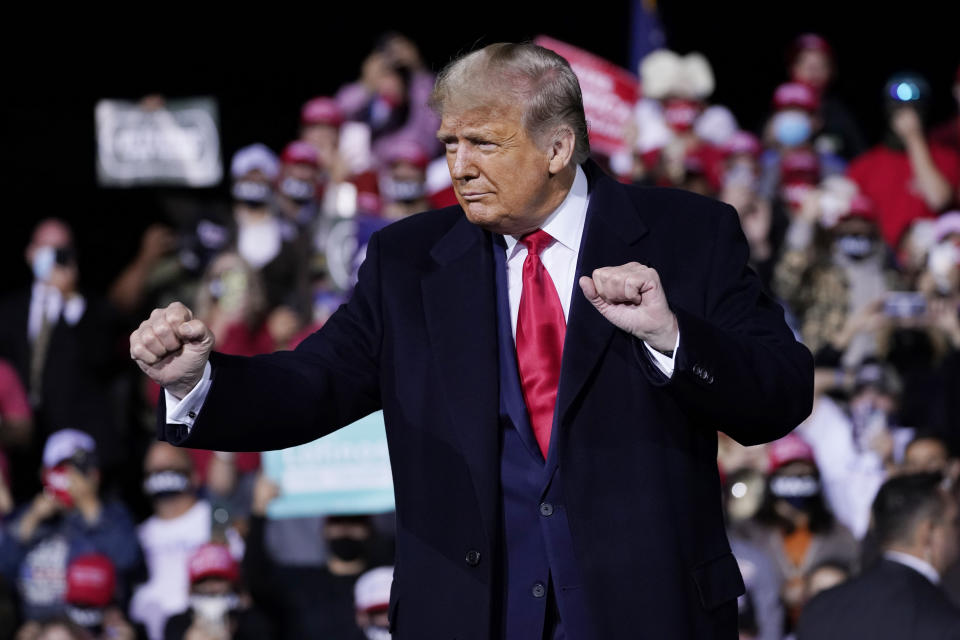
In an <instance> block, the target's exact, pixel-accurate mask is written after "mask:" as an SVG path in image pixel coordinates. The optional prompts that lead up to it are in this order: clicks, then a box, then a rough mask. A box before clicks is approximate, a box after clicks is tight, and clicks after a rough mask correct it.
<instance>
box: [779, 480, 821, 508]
mask: <svg viewBox="0 0 960 640" xmlns="http://www.w3.org/2000/svg"><path fill="white" fill-rule="evenodd" d="M770 493H771V494H772V495H773V496H774V497H775V498H778V499H780V500H785V501H786V502H787V503H788V504H790V505H791V506H793V507H795V508H797V509H800V510H801V511H809V510H810V509H811V508H812V506H813V504H814V503H815V502H816V500H817V498H818V497H819V496H820V479H819V478H817V477H816V476H812V475H804V476H788V475H784V476H774V477H772V478H770Z"/></svg>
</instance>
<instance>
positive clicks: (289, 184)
mask: <svg viewBox="0 0 960 640" xmlns="http://www.w3.org/2000/svg"><path fill="white" fill-rule="evenodd" d="M280 193H282V194H283V195H285V196H287V197H288V198H290V199H291V200H293V201H295V202H299V203H306V202H309V201H310V200H313V198H314V196H316V194H317V190H316V188H315V187H314V186H313V183H312V182H307V181H306V180H301V179H300V178H294V177H293V176H287V177H286V178H284V179H283V182H281V183H280Z"/></svg>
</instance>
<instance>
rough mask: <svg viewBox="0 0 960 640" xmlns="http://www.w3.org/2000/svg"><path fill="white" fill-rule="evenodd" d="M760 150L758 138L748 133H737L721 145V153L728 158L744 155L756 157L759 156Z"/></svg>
mask: <svg viewBox="0 0 960 640" xmlns="http://www.w3.org/2000/svg"><path fill="white" fill-rule="evenodd" d="M761 150H762V147H761V145H760V140H759V138H757V136H755V135H753V134H752V133H750V132H749V131H737V132H736V133H734V134H733V135H732V136H730V138H729V139H728V140H727V142H726V143H725V144H724V145H723V152H724V154H725V155H728V156H732V155H735V154H740V153H746V154H749V155H751V156H754V157H756V156H759V155H760V151H761Z"/></svg>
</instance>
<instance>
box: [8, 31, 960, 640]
mask: <svg viewBox="0 0 960 640" xmlns="http://www.w3.org/2000/svg"><path fill="white" fill-rule="evenodd" d="M842 63H843V61H842V60H836V59H835V57H834V52H833V50H832V48H831V46H830V44H829V43H828V42H827V41H826V40H825V39H823V38H822V37H820V36H817V35H814V34H805V35H801V36H799V37H798V38H797V39H796V40H795V41H794V42H793V43H792V46H791V49H790V56H789V64H788V65H787V67H786V68H785V69H784V78H783V80H784V82H783V84H781V85H780V86H778V87H777V88H776V89H775V91H774V92H773V93H772V95H769V96H766V95H754V96H743V99H744V100H748V99H749V100H759V101H766V103H768V104H769V117H768V118H767V120H766V122H765V123H764V125H763V127H762V129H760V130H757V131H747V130H743V129H742V128H741V127H740V125H739V124H738V121H737V117H736V111H737V108H738V106H742V105H738V104H730V105H721V104H715V103H712V102H711V100H710V97H711V95H712V94H713V92H714V88H715V86H714V85H715V79H714V75H713V72H712V70H711V67H710V64H709V62H708V61H707V60H706V59H705V58H704V57H703V56H701V55H699V54H688V55H685V56H681V55H679V54H676V53H674V52H671V51H669V50H659V51H655V52H653V53H651V54H649V55H648V56H646V57H645V58H644V59H643V61H642V62H641V64H640V67H639V69H638V70H637V71H638V73H639V77H640V81H641V86H642V95H643V97H642V98H641V99H640V100H639V101H638V102H637V104H636V105H635V107H634V109H633V112H632V114H631V117H630V120H629V122H628V123H627V125H626V126H625V128H624V131H623V137H624V138H623V147H622V150H621V151H620V152H618V153H615V154H613V155H612V156H600V155H596V157H595V158H594V160H596V161H597V162H598V163H600V164H601V166H603V167H604V168H605V169H606V170H608V171H609V172H610V173H611V174H613V175H615V176H616V177H617V178H618V179H620V180H621V181H623V182H629V183H635V184H638V185H644V186H667V187H675V188H680V189H686V190H691V191H695V192H697V193H701V194H704V195H707V196H711V197H714V198H718V199H720V200H722V201H724V202H727V203H729V204H731V205H733V206H734V207H735V208H736V210H737V212H738V213H739V216H740V220H741V225H742V228H743V232H744V234H745V236H746V240H747V242H748V244H749V248H750V264H751V267H752V268H753V269H754V270H756V272H757V274H758V275H759V276H760V278H761V280H762V281H763V283H764V285H765V287H766V288H767V290H768V291H769V292H770V295H771V296H773V297H774V298H775V299H776V300H777V301H778V302H779V303H780V304H781V305H782V306H783V307H784V309H785V312H786V314H787V318H788V321H789V323H790V324H791V326H792V328H793V329H794V330H795V333H796V335H797V337H798V339H799V340H801V341H802V342H803V343H804V344H806V345H807V346H808V347H809V349H810V350H811V352H813V354H814V359H815V363H816V372H815V402H814V409H813V413H812V415H811V416H810V417H809V418H808V419H807V420H806V421H805V422H804V423H803V424H802V425H800V426H799V427H798V428H797V429H796V430H795V431H794V432H793V433H792V434H790V435H788V436H786V437H785V438H783V439H781V440H778V441H776V442H773V443H771V444H768V445H760V446H753V447H743V446H741V445H739V444H737V443H736V442H734V441H733V440H731V439H730V438H727V437H725V436H723V435H722V434H721V440H720V449H719V452H718V464H719V467H720V471H721V477H722V479H723V486H724V494H723V500H724V505H725V509H726V514H727V519H728V525H729V537H730V540H731V545H732V547H733V551H734V553H735V555H736V556H737V559H738V561H739V563H740V569H741V573H742V574H743V577H744V581H745V583H746V586H747V593H746V594H745V595H744V596H742V597H741V598H740V603H739V604H740V629H741V638H745V639H746V638H757V639H763V640H776V639H781V638H787V637H791V636H796V637H799V638H801V639H804V638H818V637H823V634H824V633H827V632H826V631H823V630H824V629H831V630H832V631H831V632H838V633H839V631H837V630H838V629H843V626H842V625H843V624H845V622H844V620H845V619H846V618H845V617H844V614H843V612H847V613H849V611H856V610H858V608H859V609H863V606H861V605H860V604H858V603H861V601H860V600H858V598H860V597H863V596H861V593H863V594H870V595H872V594H877V598H882V597H893V598H894V600H895V602H897V603H899V605H898V606H902V607H904V609H903V610H904V611H921V612H925V613H923V615H925V616H926V617H927V618H926V619H929V620H932V621H934V622H931V624H940V625H942V626H941V627H935V628H939V629H949V630H953V631H954V632H956V630H957V629H958V628H960V622H958V621H960V609H956V610H955V609H953V607H954V604H955V605H956V606H958V607H960V563H958V544H960V538H958V537H960V530H958V527H957V522H956V520H957V501H958V495H960V493H958V491H960V489H958V487H957V481H958V479H960V68H958V70H957V75H956V76H955V77H954V78H952V79H944V78H923V77H921V76H919V75H917V74H911V73H903V74H897V75H895V76H893V77H891V78H890V79H889V81H888V83H887V84H886V86H885V87H876V88H875V89H876V95H877V101H876V108H877V109H878V110H883V113H884V116H885V120H886V123H887V125H886V130H885V133H884V135H883V137H882V139H880V140H876V141H868V140H867V139H866V138H865V137H864V135H863V132H862V131H861V130H860V127H859V125H858V117H857V114H854V113H851V112H850V110H849V109H848V108H847V107H846V106H845V105H844V104H843V102H842V101H840V100H839V99H838V98H837V97H836V95H835V93H834V92H833V90H832V87H831V81H832V78H833V76H834V75H835V70H836V67H837V65H838V64H841V65H842ZM951 80H952V85H951V83H950V81H951ZM433 81H434V75H433V73H432V72H431V71H430V70H429V69H428V68H427V66H426V65H425V63H424V62H423V60H422V59H421V57H420V54H419V52H418V50H417V47H416V45H415V44H414V43H413V42H411V41H410V40H409V39H407V38H406V37H404V36H402V35H399V34H387V35H385V36H384V37H383V38H382V39H381V40H380V41H379V42H378V44H377V46H376V47H375V48H374V50H373V51H371V52H370V53H369V55H368V56H367V57H366V59H365V60H363V61H362V64H361V65H360V75H359V77H358V78H357V79H356V81H354V82H352V83H349V84H347V85H345V86H343V87H342V88H341V89H340V90H339V91H337V92H336V94H335V95H332V96H319V97H316V98H313V99H311V100H309V101H307V102H306V103H305V104H304V105H303V107H302V109H301V111H300V113H299V122H300V136H299V138H298V139H297V140H293V141H291V142H290V143H289V144H287V145H286V146H285V147H284V148H283V149H280V150H278V151H279V153H276V152H275V150H273V149H270V148H268V147H267V146H265V145H263V144H260V143H258V142H256V141H254V140H251V141H250V144H249V145H247V146H244V147H242V148H240V149H237V150H235V151H234V153H233V154H232V157H231V159H230V167H229V180H230V190H229V193H230V198H229V201H228V202H224V203H223V206H222V207H220V208H217V207H213V208H207V209H204V208H192V209H191V208H188V213H183V212H181V215H178V216H177V218H176V220H171V221H169V224H160V223H158V224H156V225H153V226H151V227H150V228H148V229H147V231H146V232H145V233H144V235H143V237H142V242H141V246H140V250H139V252H138V253H137V255H136V257H135V258H134V260H133V261H132V262H131V263H129V264H128V265H127V266H126V267H125V268H124V269H122V270H121V271H120V272H119V273H118V274H117V275H116V277H115V279H114V281H113V283H112V285H111V286H110V287H109V289H108V290H107V291H105V292H95V291H85V290H83V289H82V288H81V287H80V284H81V279H80V270H79V265H80V263H79V262H78V259H77V256H78V254H79V253H81V252H80V251H79V249H82V247H77V246H75V244H74V240H73V232H72V230H71V229H70V227H69V226H68V225H67V224H66V223H65V222H63V221H62V220H59V219H56V218H46V219H43V220H40V221H39V222H38V223H37V225H36V227H35V229H34V231H33V234H32V236H31V238H30V241H29V244H28V245H27V246H26V247H25V253H24V256H25V259H26V261H27V263H28V264H29V266H30V268H31V269H32V273H33V283H32V285H31V286H30V287H28V288H25V289H24V290H22V291H16V292H13V293H10V294H9V295H7V296H6V297H4V298H3V299H2V300H0V516H2V520H0V639H2V638H17V639H18V640H42V639H45V640H52V639H54V638H57V639H59V638H70V639H72V640H78V639H81V638H122V639H124V640H130V639H133V638H138V639H139V638H149V639H150V640H160V639H164V640H173V639H181V638H184V639H187V640H221V639H225V638H329V639H333V640H350V639H352V638H368V639H370V640H382V639H383V638H389V631H388V621H387V617H386V611H387V606H388V602H389V592H390V583H391V575H392V569H391V568H390V565H391V564H392V540H391V530H392V519H391V514H369V515H356V514H324V515H323V516H321V515H319V514H318V515H317V516H316V517H302V518H284V519H277V518H270V517H268V515H267V512H268V505H269V504H270V502H271V501H272V500H273V499H275V498H276V496H277V495H278V492H279V491H280V488H279V487H278V486H277V485H276V484H274V482H273V481H272V480H271V479H269V478H268V477H267V476H266V475H264V474H263V473H262V472H261V469H260V467H261V461H260V455H259V454H257V453H236V454H234V453H225V452H209V451H198V450H188V449H177V448H175V447H172V446H170V445H168V444H166V443H162V442H157V441H156V439H155V428H154V422H155V409H156V406H157V404H158V403H159V402H164V399H163V395H162V393H161V390H160V389H159V388H158V387H156V386H155V385H153V384H152V383H150V382H149V380H148V379H147V378H146V377H145V376H143V375H142V374H141V373H140V371H139V370H137V369H136V368H135V367H132V366H131V365H130V361H129V357H128V354H127V350H126V349H127V345H126V337H127V336H128V335H129V332H130V330H131V329H132V328H133V327H134V326H135V324H136V322H138V321H139V320H140V319H141V318H143V317H145V315H146V314H147V313H148V312H149V310H150V309H153V308H155V307H158V306H164V305H166V304H168V303H169V302H171V301H173V300H181V301H183V302H185V303H186V304H187V305H188V306H189V307H190V308H191V309H192V310H193V311H194V313H195V315H196V316H197V317H199V318H201V319H202V320H203V321H204V322H205V323H206V324H207V325H208V326H209V327H210V328H211V329H212V330H213V332H214V334H215V336H216V347H215V348H216V349H217V350H218V351H221V352H225V353H231V354H238V355H255V354H258V353H265V352H271V351H274V350H278V349H292V348H295V347H296V345H297V344H298V343H299V342H300V341H301V340H302V339H303V338H304V337H306V336H307V335H309V334H310V333H312V332H313V331H315V330H316V329H317V328H319V327H320V326H322V325H323V323H324V322H325V320H326V319H327V318H328V317H329V315H330V314H331V313H333V312H334V310H335V309H336V308H337V306H338V305H339V304H340V303H341V302H342V301H344V300H346V299H347V297H348V296H349V295H350V291H351V288H352V285H353V282H354V279H355V274H356V270H357V267H358V266H359V264H360V263H361V262H362V260H363V257H364V250H365V244H366V242H367V240H368V238H369V237H370V235H371V234H372V233H373V232H375V231H376V230H377V229H379V228H381V227H383V226H385V225H387V224H389V223H390V222H391V221H393V220H396V219H399V218H402V217H405V216H408V215H412V214H415V213H418V212H421V211H427V210H430V209H435V208H439V207H444V206H448V205H452V204H456V199H455V196H454V194H453V190H452V186H451V184H450V177H449V174H448V170H447V162H446V158H445V157H444V155H443V147H442V145H441V144H440V143H439V142H438V141H437V139H436V137H435V132H436V129H437V126H438V124H439V120H438V118H437V116H436V114H435V113H433V111H431V109H430V108H429V106H428V104H427V102H428V97H429V94H430V91H431V89H432V86H433ZM934 91H936V92H947V91H952V92H953V96H954V97H955V98H956V101H957V111H956V113H955V114H954V115H953V116H952V118H951V119H949V120H948V121H947V122H943V123H936V122H930V121H929V119H928V113H929V106H930V104H931V96H932V94H933V92H934ZM158 100H160V99H158V98H155V97H153V98H150V99H149V101H150V105H145V108H146V107H147V106H149V108H162V100H160V102H159V104H157V101H158ZM290 117H291V119H292V118H296V117H297V114H290ZM278 427H280V426H279V425H278ZM598 526H602V525H598ZM903 568H906V570H907V571H909V572H912V573H909V574H903V571H901V569H903ZM898 571H899V572H898ZM917 576H919V577H920V579H921V581H920V582H917ZM638 579H642V576H638ZM911 580H912V582H911ZM841 584H843V585H844V586H838V585H841ZM904 585H906V586H904ZM884 589H886V591H884ZM827 590H830V592H829V593H826V594H824V597H822V598H818V599H817V601H816V602H815V603H814V604H812V605H811V606H809V607H808V606H807V605H808V603H810V602H811V600H812V599H813V598H814V596H816V595H817V594H819V593H820V592H824V591H827ZM890 593H894V594H895V595H894V596H890V595H889V594H890ZM831 594H832V598H831V597H830V596H831ZM884 594H886V595H884ZM914 600H916V601H917V602H914ZM920 601H922V602H923V604H918V603H919V602H920ZM862 602H867V600H864V601H862ZM951 603H954V604H951ZM909 607H913V609H909ZM893 609H896V607H893ZM838 612H840V613H838ZM903 615H908V614H903ZM918 615H919V614H918ZM638 624H639V623H638ZM857 624H860V623H857ZM863 624H864V625H866V624H867V622H864V623H863ZM867 628H868V627H867V626H856V627H854V628H852V629H850V630H849V631H847V632H846V633H848V635H847V636H846V637H860V636H859V635H858V634H859V633H861V632H863V633H867V632H866V631H865V630H866V629H867ZM862 637H868V636H867V635H863V636H862ZM869 637H879V636H869ZM931 637H932V636H931ZM942 637H952V636H947V635H944V636H942Z"/></svg>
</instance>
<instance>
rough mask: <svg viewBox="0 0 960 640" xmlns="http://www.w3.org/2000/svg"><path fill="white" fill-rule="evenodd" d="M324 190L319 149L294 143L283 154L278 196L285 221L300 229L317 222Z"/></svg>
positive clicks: (300, 142)
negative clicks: (320, 194)
mask: <svg viewBox="0 0 960 640" xmlns="http://www.w3.org/2000/svg"><path fill="white" fill-rule="evenodd" d="M320 189H321V185H320V156H319V154H318V153H317V149H316V147H315V146H314V145H312V144H310V143H309V142H304V141H303V140H294V141H293V142H291V143H289V144H288V145H287V146H286V147H284V148H283V153H282V154H280V174H279V175H278V176H277V194H276V196H277V208H278V210H279V212H280V214H281V216H282V217H283V219H284V220H287V221H289V222H292V223H293V224H295V225H296V226H297V227H305V226H307V225H309V224H310V223H311V222H313V221H314V220H316V218H317V214H318V212H319V192H320ZM258 266H260V265H258Z"/></svg>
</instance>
